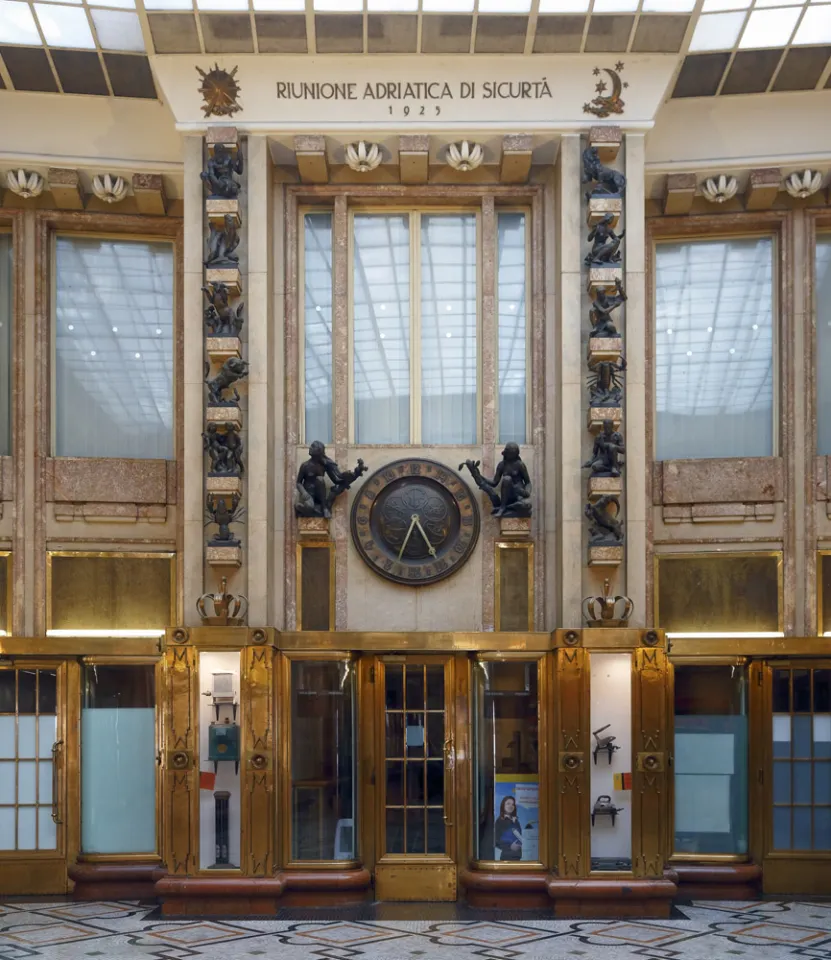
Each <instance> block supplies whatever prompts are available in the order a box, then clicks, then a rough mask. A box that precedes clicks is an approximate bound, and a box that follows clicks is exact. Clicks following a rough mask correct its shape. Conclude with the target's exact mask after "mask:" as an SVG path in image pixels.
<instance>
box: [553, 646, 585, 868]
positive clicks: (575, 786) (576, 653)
mask: <svg viewBox="0 0 831 960" xmlns="http://www.w3.org/2000/svg"><path fill="white" fill-rule="evenodd" d="M556 664H557V665H556V670H557V690H556V693H555V701H556V717H555V723H556V726H555V730H556V731H557V736H558V738H559V744H558V747H557V751H558V755H559V767H560V773H559V791H558V800H559V802H558V803H557V810H556V816H557V851H556V852H557V862H558V865H559V875H560V877H562V878H563V879H565V878H569V877H573V878H577V877H586V876H588V874H589V872H590V869H591V857H590V853H589V844H590V841H591V832H590V818H589V813H590V811H589V790H590V782H589V773H588V771H587V768H586V757H587V756H588V752H589V727H590V723H589V717H588V712H589V676H590V674H589V662H588V654H587V653H586V651H585V650H583V649H580V648H577V647H575V648H573V649H568V648H567V647H566V648H561V649H558V650H557V661H556Z"/></svg>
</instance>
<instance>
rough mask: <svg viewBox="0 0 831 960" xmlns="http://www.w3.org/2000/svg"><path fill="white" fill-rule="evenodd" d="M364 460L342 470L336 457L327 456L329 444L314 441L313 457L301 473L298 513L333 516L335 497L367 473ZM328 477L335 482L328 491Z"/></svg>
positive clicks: (296, 507)
mask: <svg viewBox="0 0 831 960" xmlns="http://www.w3.org/2000/svg"><path fill="white" fill-rule="evenodd" d="M366 470H367V468H366V465H365V464H364V462H363V460H360V459H359V460H358V464H357V466H356V467H355V469H354V470H341V469H340V467H338V465H337V464H336V463H335V461H334V460H332V459H330V458H329V457H327V456H326V447H325V446H324V445H323V444H322V443H321V442H320V440H314V441H313V442H312V444H311V446H310V447H309V459H308V460H306V462H305V463H303V464H301V466H300V470H299V471H298V473H297V483H296V488H295V501H294V514H295V516H297V517H326V518H327V519H328V518H329V517H331V516H332V505H333V504H334V502H335V499H336V498H337V497H339V496H340V495H341V494H342V493H345V492H346V491H347V490H348V489H349V488H350V487H351V486H352V484H353V483H354V482H355V481H356V480H357V479H358V477H360V476H361V475H362V474H363V473H366ZM326 477H328V478H329V480H330V481H331V483H332V486H331V487H329V489H328V490H327V488H326Z"/></svg>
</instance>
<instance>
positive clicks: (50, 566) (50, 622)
mask: <svg viewBox="0 0 831 960" xmlns="http://www.w3.org/2000/svg"><path fill="white" fill-rule="evenodd" d="M173 572H174V562H173V556H172V554H169V553H159V554H155V555H154V554H137V555H129V554H121V555H117V556H114V555H110V554H84V553H76V554H71V553H51V554H49V556H48V557H47V578H48V580H47V594H48V596H47V604H48V608H47V629H51V630H70V629H78V630H96V629H99V630H104V629H127V630H140V629H148V630H153V629H159V630H161V629H163V628H164V627H166V626H168V625H169V624H170V623H171V622H173V619H174V616H175V614H174V605H175V591H174V584H173Z"/></svg>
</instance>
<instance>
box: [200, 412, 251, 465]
mask: <svg viewBox="0 0 831 960" xmlns="http://www.w3.org/2000/svg"><path fill="white" fill-rule="evenodd" d="M202 441H203V443H204V446H205V450H206V452H207V454H208V456H209V457H210V458H211V468H210V471H209V472H208V476H209V477H240V476H242V474H243V473H245V464H244V463H243V459H242V453H243V445H242V437H241V436H240V434H239V428H238V427H237V426H235V425H231V424H229V425H228V426H227V427H226V429H225V432H224V433H223V432H222V431H220V429H219V427H218V425H217V424H215V423H209V424H208V429H207V432H206V433H203V434H202Z"/></svg>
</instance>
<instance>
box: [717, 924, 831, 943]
mask: <svg viewBox="0 0 831 960" xmlns="http://www.w3.org/2000/svg"><path fill="white" fill-rule="evenodd" d="M730 936H731V938H732V937H743V938H747V939H750V940H755V941H759V940H763V941H767V942H768V943H784V944H790V945H793V946H800V945H802V944H806V943H817V942H818V941H820V940H831V931H829V930H816V929H814V928H812V927H803V926H799V927H797V926H794V925H792V924H788V923H756V924H751V925H750V926H747V927H739V928H737V929H734V930H731V931H730Z"/></svg>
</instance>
